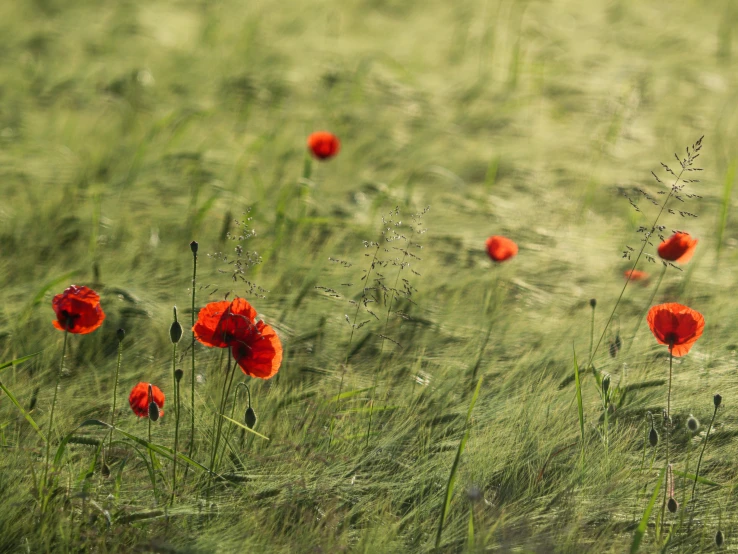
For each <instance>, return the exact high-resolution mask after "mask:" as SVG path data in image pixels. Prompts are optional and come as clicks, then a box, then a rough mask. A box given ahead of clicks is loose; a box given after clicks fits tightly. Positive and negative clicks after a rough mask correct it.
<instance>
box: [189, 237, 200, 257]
mask: <svg viewBox="0 0 738 554" xmlns="http://www.w3.org/2000/svg"><path fill="white" fill-rule="evenodd" d="M198 246H199V245H198V244H197V242H196V241H194V240H193V241H192V242H191V243H190V250H192V253H193V254H197V247H198Z"/></svg>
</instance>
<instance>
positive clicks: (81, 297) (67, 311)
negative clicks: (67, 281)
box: [51, 285, 105, 335]
mask: <svg viewBox="0 0 738 554" xmlns="http://www.w3.org/2000/svg"><path fill="white" fill-rule="evenodd" d="M51 305H52V307H53V308H54V312H55V313H56V319H55V320H54V322H53V323H54V327H56V328H57V329H59V330H60V331H69V332H70V333H75V334H78V335H86V334H87V333H92V332H93V331H94V330H95V329H97V328H98V327H100V325H102V322H103V320H104V319H105V314H104V313H103V311H102V308H101V307H100V296H99V295H98V294H97V293H96V292H95V291H94V290H92V289H88V288H87V287H78V286H76V285H72V286H71V287H69V288H68V289H66V290H65V291H64V292H63V293H61V294H57V295H56V296H55V297H54V300H53V301H52V303H51Z"/></svg>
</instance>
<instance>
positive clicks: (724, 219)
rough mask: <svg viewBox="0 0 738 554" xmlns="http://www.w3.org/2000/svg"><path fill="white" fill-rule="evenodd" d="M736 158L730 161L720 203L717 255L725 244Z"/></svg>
mask: <svg viewBox="0 0 738 554" xmlns="http://www.w3.org/2000/svg"><path fill="white" fill-rule="evenodd" d="M735 170H736V160H733V161H732V162H730V165H729V166H728V172H727V173H726V174H725V183H723V198H722V202H721V204H720V219H719V220H718V228H717V241H716V243H717V255H718V256H720V249H721V248H722V246H723V235H724V234H725V226H726V225H727V223H728V211H729V210H730V195H731V193H732V192H733V184H734V183H735Z"/></svg>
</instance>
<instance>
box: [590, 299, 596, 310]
mask: <svg viewBox="0 0 738 554" xmlns="http://www.w3.org/2000/svg"><path fill="white" fill-rule="evenodd" d="M589 305H590V306H592V309H594V308H596V307H597V299H596V298H590V299H589Z"/></svg>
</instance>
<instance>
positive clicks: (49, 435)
mask: <svg viewBox="0 0 738 554" xmlns="http://www.w3.org/2000/svg"><path fill="white" fill-rule="evenodd" d="M68 336H69V330H65V331H64V346H63V347H62V355H61V362H60V363H59V372H58V373H57V374H56V384H55V385H54V399H53V400H52V401H51V413H50V414H49V431H48V432H47V433H46V462H45V463H44V478H43V481H41V482H42V483H43V485H44V486H47V485H48V483H47V481H46V479H47V477H48V475H49V455H50V453H51V439H52V431H53V427H54V411H55V409H56V397H57V394H58V392H59V383H60V381H61V375H62V370H63V369H64V356H66V355H67V337H68Z"/></svg>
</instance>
